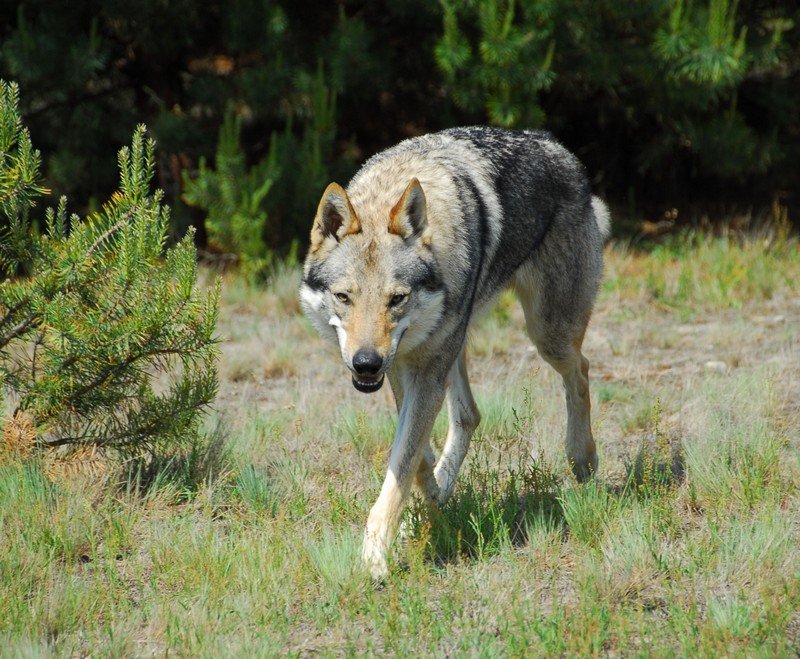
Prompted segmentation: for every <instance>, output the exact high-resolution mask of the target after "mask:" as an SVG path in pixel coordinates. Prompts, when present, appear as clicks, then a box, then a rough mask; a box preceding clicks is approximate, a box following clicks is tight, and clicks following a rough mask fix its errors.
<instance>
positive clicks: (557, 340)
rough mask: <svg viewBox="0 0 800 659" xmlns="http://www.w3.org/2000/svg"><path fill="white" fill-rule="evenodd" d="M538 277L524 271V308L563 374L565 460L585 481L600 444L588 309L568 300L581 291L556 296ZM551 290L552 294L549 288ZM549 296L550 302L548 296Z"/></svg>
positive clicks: (531, 329)
mask: <svg viewBox="0 0 800 659" xmlns="http://www.w3.org/2000/svg"><path fill="white" fill-rule="evenodd" d="M539 282H541V280H540V279H539V278H538V277H523V278H520V279H519V280H518V282H517V286H516V288H517V293H518V295H519V298H520V302H521V303H522V309H523V311H524V313H525V325H526V327H527V331H528V335H529V336H530V338H531V340H532V341H533V343H534V344H535V345H536V347H537V348H538V350H539V354H540V355H541V356H542V358H543V359H544V360H545V361H546V362H547V363H548V364H550V365H551V366H552V367H553V368H554V369H555V370H556V371H558V373H559V374H560V375H561V377H562V379H563V381H564V393H565V395H566V402H567V438H566V453H567V460H568V462H569V465H570V467H571V468H572V471H573V473H574V474H575V476H576V478H577V479H578V480H579V481H581V482H583V481H586V480H588V479H589V478H591V477H592V475H593V474H594V472H595V471H596V470H597V448H596V446H595V443H594V437H593V436H592V422H591V402H590V400H589V360H588V359H586V357H584V356H583V354H582V353H581V345H582V344H583V336H584V334H585V332H586V325H587V324H588V322H589V311H590V310H591V306H588V305H586V306H588V310H586V308H585V307H584V309H581V308H580V306H581V305H579V304H574V302H573V304H574V306H572V305H570V302H569V301H570V300H573V301H574V300H575V299H576V298H577V299H578V300H579V299H580V298H581V296H580V295H578V296H572V297H570V296H568V295H566V296H565V297H563V298H561V299H560V300H559V303H558V304H555V303H554V302H553V297H552V296H553V289H552V288H551V289H550V290H549V291H548V292H547V293H545V291H543V290H542V289H543V287H542V286H541V284H539V285H537V284H538V283H539ZM548 293H549V294H548ZM547 298H550V301H549V304H548V302H547V301H546V300H547Z"/></svg>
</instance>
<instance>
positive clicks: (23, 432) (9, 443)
mask: <svg viewBox="0 0 800 659" xmlns="http://www.w3.org/2000/svg"><path fill="white" fill-rule="evenodd" d="M36 436H37V432H36V423H35V421H34V418H33V415H32V414H30V413H29V412H26V411H25V410H17V411H16V412H15V413H14V415H13V416H12V417H11V418H9V419H7V420H6V423H5V425H4V426H3V445H4V447H5V451H6V453H7V454H8V455H10V456H13V457H15V458H17V459H23V460H24V459H25V458H27V457H29V456H30V455H31V454H32V453H33V450H34V444H35V442H36Z"/></svg>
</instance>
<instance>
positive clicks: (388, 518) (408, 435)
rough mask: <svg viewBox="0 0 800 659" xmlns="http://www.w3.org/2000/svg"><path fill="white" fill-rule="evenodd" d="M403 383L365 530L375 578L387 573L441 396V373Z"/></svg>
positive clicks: (366, 556) (415, 376)
mask: <svg viewBox="0 0 800 659" xmlns="http://www.w3.org/2000/svg"><path fill="white" fill-rule="evenodd" d="M404 384H405V386H404V395H403V405H402V408H401V410H400V416H399V419H398V422H397V432H396V433H395V437H394V442H393V443H392V452H391V455H390V457H389V469H388V470H387V472H386V478H385V480H384V481H383V487H382V488H381V493H380V495H379V496H378V500H377V501H376V502H375V505H374V506H373V507H372V510H371V511H370V513H369V519H368V520H367V528H366V531H365V533H364V549H363V557H364V562H365V563H366V565H367V568H368V569H369V571H370V573H371V574H372V576H373V578H375V579H383V578H384V577H386V575H387V573H388V567H387V564H386V558H387V555H388V552H389V547H390V545H391V543H392V541H393V540H394V536H395V533H396V531H397V525H398V523H399V521H400V515H401V513H402V512H403V504H404V503H405V500H406V498H407V497H408V493H409V490H410V489H411V485H412V483H413V482H414V477H415V476H416V474H417V470H418V469H419V466H420V462H421V460H422V459H423V457H424V453H425V447H426V446H428V439H429V437H430V434H431V430H432V429H433V422H434V421H435V420H436V414H437V413H438V411H439V408H441V406H442V401H443V399H444V389H445V387H444V377H436V376H431V375H427V374H426V375H421V374H409V377H408V378H407V380H406V382H405V383H404Z"/></svg>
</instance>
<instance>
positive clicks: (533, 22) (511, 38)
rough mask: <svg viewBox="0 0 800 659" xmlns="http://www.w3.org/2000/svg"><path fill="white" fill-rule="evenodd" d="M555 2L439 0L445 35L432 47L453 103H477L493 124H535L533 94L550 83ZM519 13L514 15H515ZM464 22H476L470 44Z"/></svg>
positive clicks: (537, 110)
mask: <svg viewBox="0 0 800 659" xmlns="http://www.w3.org/2000/svg"><path fill="white" fill-rule="evenodd" d="M554 4H555V3H554V2H552V1H551V0H548V1H547V2H535V3H534V2H522V3H519V5H520V6H519V7H517V3H516V2H515V0H478V1H473V0H443V1H442V7H443V9H444V34H443V36H442V39H441V41H440V42H439V44H438V45H437V47H436V58H437V62H438V64H439V67H440V68H441V69H442V71H443V72H444V74H445V79H446V80H447V82H448V84H449V85H450V89H451V93H452V95H453V99H454V100H455V102H456V103H457V104H458V105H460V106H462V107H463V108H464V109H466V110H468V111H470V112H476V111H477V110H479V109H480V108H481V107H483V108H484V109H485V112H486V116H487V117H488V118H489V120H490V121H491V122H492V123H493V124H496V125H498V126H505V127H512V126H540V125H541V124H542V123H543V122H544V112H543V110H542V109H541V107H540V105H539V104H538V102H537V100H536V99H537V96H538V94H539V93H540V92H541V91H543V90H546V89H548V88H549V87H550V85H551V83H552V81H553V72H552V70H551V67H552V63H553V52H554V47H555V41H554V40H553V22H552V20H551V19H550V14H551V12H552V11H553V7H554ZM518 13H519V17H518V16H517V14H518ZM464 23H468V24H469V23H475V24H477V26H478V31H479V34H480V36H479V38H478V39H477V43H476V44H473V43H470V39H469V38H468V37H467V30H466V29H465V27H464V25H463V24H464Z"/></svg>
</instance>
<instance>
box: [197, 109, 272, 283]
mask: <svg viewBox="0 0 800 659" xmlns="http://www.w3.org/2000/svg"><path fill="white" fill-rule="evenodd" d="M241 134H242V120H241V117H239V116H237V115H236V114H235V113H234V111H233V110H232V109H229V110H228V113H227V114H226V115H225V121H224V122H223V124H222V127H221V128H220V130H219V142H218V144H217V154H216V158H215V164H216V169H213V170H212V169H210V168H208V167H207V166H206V161H205V158H201V159H200V168H199V171H198V173H197V176H196V177H194V178H191V177H190V176H189V175H188V173H187V172H186V171H184V172H183V184H184V193H183V200H184V201H185V202H186V203H187V204H189V205H190V206H197V207H199V208H202V209H203V210H205V211H206V213H207V216H206V231H207V232H208V244H209V247H210V248H211V249H212V250H214V251H218V252H222V253H224V254H231V255H234V256H236V257H238V258H239V259H240V261H241V263H242V266H243V269H244V271H245V272H247V273H249V274H258V273H259V272H260V271H262V270H263V269H264V268H265V267H266V266H267V265H268V264H269V256H270V253H269V250H268V248H267V245H266V242H265V240H264V236H265V231H266V227H267V211H266V203H265V201H266V197H267V194H268V193H269V191H270V188H272V185H273V184H274V182H275V179H276V178H277V176H278V175H279V168H278V163H277V159H276V157H275V156H276V151H275V149H274V148H273V149H272V150H271V151H270V154H269V156H268V157H267V158H265V159H264V160H262V161H261V162H260V163H258V164H257V165H255V166H254V167H251V168H250V169H249V170H248V168H247V163H246V162H245V154H244V151H243V150H242V145H241ZM273 146H274V143H273Z"/></svg>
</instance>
